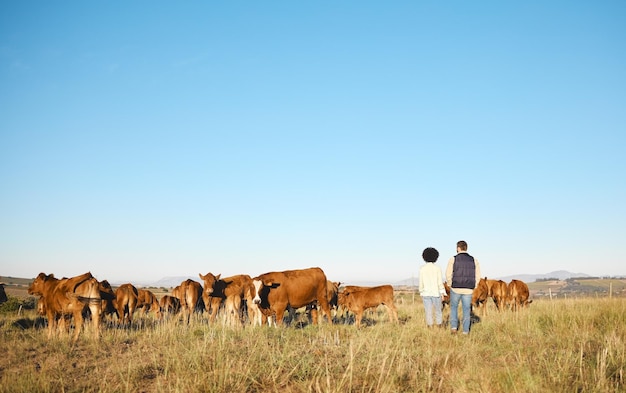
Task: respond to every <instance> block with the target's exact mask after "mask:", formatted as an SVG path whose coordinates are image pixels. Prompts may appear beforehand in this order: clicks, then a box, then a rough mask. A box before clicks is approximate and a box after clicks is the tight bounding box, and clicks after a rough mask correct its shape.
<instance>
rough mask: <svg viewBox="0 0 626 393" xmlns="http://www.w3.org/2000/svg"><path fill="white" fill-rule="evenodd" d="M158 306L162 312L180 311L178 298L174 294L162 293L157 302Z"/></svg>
mask: <svg viewBox="0 0 626 393" xmlns="http://www.w3.org/2000/svg"><path fill="white" fill-rule="evenodd" d="M159 306H160V307H161V311H162V312H164V313H167V314H178V312H179V311H180V300H179V299H178V298H177V297H175V296H170V295H164V296H163V297H162V298H161V300H160V302H159Z"/></svg>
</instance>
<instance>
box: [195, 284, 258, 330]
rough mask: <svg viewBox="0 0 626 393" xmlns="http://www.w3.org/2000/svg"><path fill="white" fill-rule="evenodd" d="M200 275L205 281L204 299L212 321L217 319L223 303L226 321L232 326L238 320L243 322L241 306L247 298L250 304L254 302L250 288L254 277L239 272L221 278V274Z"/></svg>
mask: <svg viewBox="0 0 626 393" xmlns="http://www.w3.org/2000/svg"><path fill="white" fill-rule="evenodd" d="M198 276H199V277H200V278H201V279H202V280H203V281H204V291H203V292H202V299H203V300H204V306H205V308H206V310H207V311H208V312H209V319H210V321H211V322H214V321H215V317H216V315H217V312H218V310H219V308H220V305H221V304H222V303H223V304H224V309H225V312H226V316H225V319H224V323H226V324H229V325H231V326H232V325H235V324H237V321H239V323H242V322H243V319H242V315H241V306H242V304H243V301H244V300H246V303H247V304H248V305H251V304H252V297H251V290H250V288H251V287H252V279H251V278H250V276H248V275H247V274H239V275H236V276H231V277H225V278H220V276H221V274H218V275H217V276H215V275H213V274H212V273H207V274H205V275H202V274H200V273H199V274H198Z"/></svg>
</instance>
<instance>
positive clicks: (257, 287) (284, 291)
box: [252, 267, 332, 325]
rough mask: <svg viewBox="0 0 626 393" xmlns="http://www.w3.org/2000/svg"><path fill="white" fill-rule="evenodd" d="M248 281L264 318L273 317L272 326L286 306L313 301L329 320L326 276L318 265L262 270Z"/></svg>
mask: <svg viewBox="0 0 626 393" xmlns="http://www.w3.org/2000/svg"><path fill="white" fill-rule="evenodd" d="M252 283H253V286H254V292H253V294H254V296H253V302H254V303H255V304H257V305H258V306H259V308H260V309H261V311H262V313H263V316H264V317H270V318H274V322H275V323H276V325H281V324H282V322H283V316H284V314H285V310H287V308H288V307H291V308H293V309H297V308H300V307H305V306H307V305H309V304H311V303H313V302H317V304H318V305H319V306H320V307H321V308H322V311H323V312H324V314H325V315H326V317H327V318H328V322H329V323H332V317H331V315H330V307H329V305H328V293H327V289H326V283H327V280H326V275H325V274H324V272H323V271H322V269H320V268H319V267H313V268H309V269H301V270H286V271H282V272H270V273H265V274H261V275H260V276H258V277H255V278H254V279H253V280H252Z"/></svg>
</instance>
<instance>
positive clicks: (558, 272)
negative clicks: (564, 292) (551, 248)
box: [495, 270, 591, 282]
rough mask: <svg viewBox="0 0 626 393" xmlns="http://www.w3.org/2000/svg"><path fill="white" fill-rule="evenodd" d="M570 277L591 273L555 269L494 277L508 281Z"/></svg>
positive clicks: (584, 275)
mask: <svg viewBox="0 0 626 393" xmlns="http://www.w3.org/2000/svg"><path fill="white" fill-rule="evenodd" d="M572 277H591V275H589V274H586V273H572V272H568V271H567V270H556V271H553V272H550V273H546V274H517V275H514V276H506V277H495V278H497V279H498V280H502V281H506V282H509V281H511V280H513V279H515V280H522V281H524V282H535V281H537V280H545V279H548V278H557V279H559V280H567V279H568V278H572Z"/></svg>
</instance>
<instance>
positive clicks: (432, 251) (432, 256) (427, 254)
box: [422, 247, 439, 263]
mask: <svg viewBox="0 0 626 393" xmlns="http://www.w3.org/2000/svg"><path fill="white" fill-rule="evenodd" d="M422 258H424V260H425V261H426V262H433V263H434V262H437V258H439V251H437V249H436V248H432V247H428V248H426V249H425V250H424V252H423V253H422Z"/></svg>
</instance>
